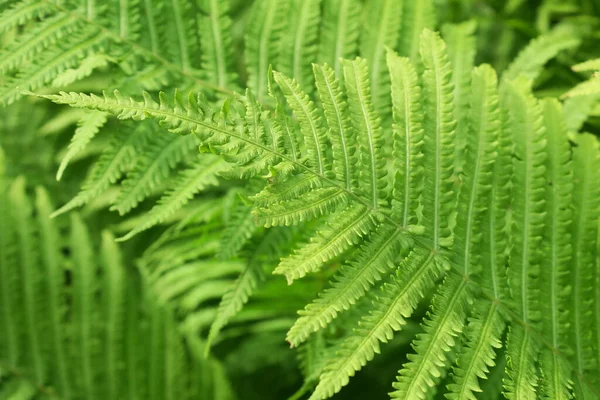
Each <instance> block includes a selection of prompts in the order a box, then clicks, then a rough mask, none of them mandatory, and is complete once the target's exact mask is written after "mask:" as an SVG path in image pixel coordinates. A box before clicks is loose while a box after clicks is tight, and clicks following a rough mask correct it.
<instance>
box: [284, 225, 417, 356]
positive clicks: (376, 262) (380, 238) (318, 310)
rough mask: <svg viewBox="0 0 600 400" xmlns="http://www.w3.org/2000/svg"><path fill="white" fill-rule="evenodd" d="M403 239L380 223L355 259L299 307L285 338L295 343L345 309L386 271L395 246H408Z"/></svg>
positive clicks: (298, 342) (393, 262) (394, 258)
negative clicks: (329, 284)
mask: <svg viewBox="0 0 600 400" xmlns="http://www.w3.org/2000/svg"><path fill="white" fill-rule="evenodd" d="M407 241H408V239H407V238H406V237H404V236H402V235H401V234H400V232H399V231H398V230H396V231H394V230H393V228H389V227H383V226H382V227H380V228H379V229H378V230H377V232H375V233H374V234H373V235H371V238H370V240H369V242H367V243H366V244H364V245H362V246H361V247H360V249H359V250H358V252H359V253H360V255H359V256H357V259H356V261H355V262H352V263H349V264H345V265H343V266H342V267H341V268H340V270H339V271H338V273H336V275H335V276H334V278H333V280H332V284H331V287H330V288H328V289H325V291H323V292H321V293H320V295H319V298H317V299H315V300H314V301H313V302H312V303H310V304H308V305H307V306H306V308H305V309H304V310H301V311H299V314H300V318H299V319H298V320H297V321H296V322H295V323H294V325H293V326H292V327H291V328H290V330H289V332H288V334H287V338H286V339H287V341H288V342H290V343H291V344H292V346H295V347H296V346H298V345H299V344H300V343H302V342H304V341H305V340H306V339H307V338H308V336H309V335H310V334H311V333H312V332H315V331H317V330H319V329H321V328H325V327H326V326H327V325H328V324H329V323H330V322H331V321H332V320H333V319H334V318H336V317H337V315H338V313H341V312H342V311H344V310H347V309H349V308H350V307H351V305H353V304H355V303H356V302H357V301H358V299H360V298H361V297H363V296H364V295H365V294H366V293H367V292H368V291H369V289H370V288H371V287H373V286H374V285H375V283H376V282H378V281H380V280H381V279H382V278H383V276H384V275H385V273H386V272H389V271H390V268H391V267H392V266H393V265H394V264H395V261H396V258H397V254H398V252H399V250H400V249H401V248H407V247H408V243H407Z"/></svg>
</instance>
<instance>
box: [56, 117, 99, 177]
mask: <svg viewBox="0 0 600 400" xmlns="http://www.w3.org/2000/svg"><path fill="white" fill-rule="evenodd" d="M106 120H107V115H106V114H105V113H102V112H89V113H86V114H85V115H84V116H83V118H82V119H81V120H80V121H79V123H78V127H77V129H76V130H75V133H74V134H73V138H72V139H71V143H70V144H69V150H68V151H67V154H65V156H64V157H63V160H62V161H61V163H60V166H59V167H58V172H57V173H56V180H58V181H59V180H60V179H61V177H62V174H63V172H64V171H65V169H66V168H67V165H69V162H70V161H71V160H72V159H73V157H75V156H76V155H77V154H78V153H79V152H80V151H82V150H83V149H84V148H85V147H86V146H87V145H88V143H89V142H90V141H91V140H92V139H93V138H94V136H96V134H97V133H98V131H99V130H100V129H101V128H102V126H103V125H104V124H105V123H106Z"/></svg>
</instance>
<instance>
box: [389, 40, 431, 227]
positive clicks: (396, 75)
mask: <svg viewBox="0 0 600 400" xmlns="http://www.w3.org/2000/svg"><path fill="white" fill-rule="evenodd" d="M387 60H388V68H389V70H390V76H391V83H392V86H391V91H392V103H393V107H394V108H393V116H394V125H393V129H394V148H393V154H392V155H393V158H394V170H395V171H396V176H395V177H394V187H393V190H392V197H393V200H392V212H393V213H394V214H395V215H394V217H395V218H396V219H398V220H399V221H401V223H402V225H403V226H404V227H409V226H411V225H416V224H417V220H418V218H417V215H416V210H417V207H418V201H419V197H420V195H421V191H422V189H423V168H422V166H421V165H422V159H423V153H422V148H423V135H424V133H423V118H422V116H421V114H422V111H423V109H422V106H421V87H420V86H419V81H418V76H417V71H416V69H415V67H414V66H413V65H412V63H411V61H410V60H409V59H408V58H404V57H398V56H397V55H396V54H394V53H393V52H391V51H390V52H388V55H387Z"/></svg>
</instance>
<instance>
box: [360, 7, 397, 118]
mask: <svg viewBox="0 0 600 400" xmlns="http://www.w3.org/2000/svg"><path fill="white" fill-rule="evenodd" d="M402 5H403V2H401V1H394V0H373V1H370V2H368V3H367V4H366V6H365V13H366V14H367V15H366V26H365V28H366V29H364V30H363V32H362V35H361V38H360V52H361V57H363V58H364V59H366V60H367V64H368V65H369V75H368V80H369V81H370V82H371V95H372V98H373V102H374V104H375V106H376V108H377V110H378V111H379V110H385V109H386V108H388V107H389V102H390V97H389V87H390V75H389V74H388V71H387V70H386V63H385V52H386V47H387V48H394V47H396V43H397V42H398V35H399V28H400V26H401V16H402Z"/></svg>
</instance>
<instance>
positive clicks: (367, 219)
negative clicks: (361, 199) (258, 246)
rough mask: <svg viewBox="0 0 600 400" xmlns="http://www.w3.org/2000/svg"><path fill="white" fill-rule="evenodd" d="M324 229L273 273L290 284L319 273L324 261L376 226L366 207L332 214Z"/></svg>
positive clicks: (338, 253)
mask: <svg viewBox="0 0 600 400" xmlns="http://www.w3.org/2000/svg"><path fill="white" fill-rule="evenodd" d="M329 220H331V222H329V221H328V223H327V226H326V227H325V228H323V229H322V230H321V231H319V232H317V235H316V236H314V237H313V238H312V239H311V242H310V243H308V244H306V245H304V247H302V248H300V249H298V250H296V251H295V252H294V254H293V255H290V256H289V257H287V258H284V259H282V260H281V262H280V263H279V265H278V266H277V268H275V271H274V273H275V274H279V275H285V277H286V279H287V281H288V283H289V284H291V283H292V282H293V281H294V280H295V279H299V278H302V277H303V276H305V275H306V274H307V273H309V272H314V271H317V270H319V268H321V267H322V266H323V264H325V263H326V262H327V261H329V260H331V259H332V258H334V257H336V256H338V255H340V254H341V253H343V252H344V251H345V250H347V249H348V248H350V247H352V246H355V245H356V244H357V243H358V242H359V240H360V239H361V238H363V237H366V236H368V235H369V234H370V233H371V231H373V229H374V228H375V226H376V224H377V219H376V217H375V216H374V215H373V214H372V213H371V210H369V209H368V208H367V207H364V206H356V205H354V206H350V207H349V208H348V209H347V210H345V212H344V213H343V214H342V215H338V214H333V215H332V216H331V217H330V219H329Z"/></svg>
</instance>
